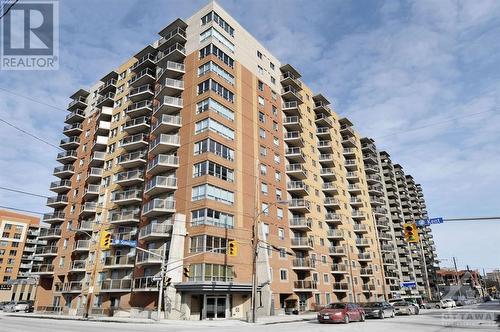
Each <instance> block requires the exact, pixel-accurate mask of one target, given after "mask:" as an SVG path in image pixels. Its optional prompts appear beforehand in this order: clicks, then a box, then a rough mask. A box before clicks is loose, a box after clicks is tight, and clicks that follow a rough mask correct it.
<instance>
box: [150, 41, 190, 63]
mask: <svg viewBox="0 0 500 332" xmlns="http://www.w3.org/2000/svg"><path fill="white" fill-rule="evenodd" d="M185 57H186V49H185V48H184V46H182V45H181V44H179V43H175V44H173V45H172V46H170V47H169V48H167V49H166V50H164V51H160V52H158V54H157V55H156V65H157V66H158V67H165V64H166V63H168V62H169V61H171V62H181V61H183V60H184V58H185Z"/></svg>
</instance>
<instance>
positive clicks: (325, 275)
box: [323, 273, 330, 285]
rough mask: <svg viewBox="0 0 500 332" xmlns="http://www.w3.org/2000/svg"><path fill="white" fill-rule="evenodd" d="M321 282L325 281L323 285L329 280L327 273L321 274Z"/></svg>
mask: <svg viewBox="0 0 500 332" xmlns="http://www.w3.org/2000/svg"><path fill="white" fill-rule="evenodd" d="M323 282H324V283H325V285H326V284H328V283H329V282H330V276H329V275H328V273H324V274H323Z"/></svg>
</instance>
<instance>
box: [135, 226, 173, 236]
mask: <svg viewBox="0 0 500 332" xmlns="http://www.w3.org/2000/svg"><path fill="white" fill-rule="evenodd" d="M171 231H172V224H170V223H165V224H149V225H147V226H145V227H142V228H141V230H140V232H139V238H140V239H142V238H146V237H166V236H170V233H171Z"/></svg>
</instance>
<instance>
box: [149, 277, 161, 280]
mask: <svg viewBox="0 0 500 332" xmlns="http://www.w3.org/2000/svg"><path fill="white" fill-rule="evenodd" d="M151 280H153V281H161V277H153V278H151Z"/></svg>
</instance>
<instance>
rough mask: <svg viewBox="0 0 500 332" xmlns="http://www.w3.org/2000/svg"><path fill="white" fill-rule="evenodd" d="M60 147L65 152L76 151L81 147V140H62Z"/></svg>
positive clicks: (68, 138) (69, 138) (76, 138)
mask: <svg viewBox="0 0 500 332" xmlns="http://www.w3.org/2000/svg"><path fill="white" fill-rule="evenodd" d="M59 146H60V147H61V148H63V149H64V150H75V149H76V148H78V147H79V146H80V138H78V137H76V136H72V137H66V138H64V139H62V140H61V142H60V143H59Z"/></svg>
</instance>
